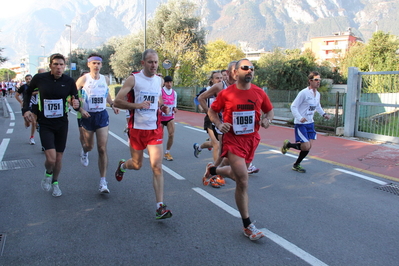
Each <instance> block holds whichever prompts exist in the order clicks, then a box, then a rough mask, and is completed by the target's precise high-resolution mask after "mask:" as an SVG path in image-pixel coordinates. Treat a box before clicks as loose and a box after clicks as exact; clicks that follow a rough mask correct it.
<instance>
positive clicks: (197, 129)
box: [184, 126, 207, 134]
mask: <svg viewBox="0 0 399 266" xmlns="http://www.w3.org/2000/svg"><path fill="white" fill-rule="evenodd" d="M184 127H185V128H188V129H192V130H196V131H199V132H202V133H205V134H207V133H206V132H205V130H203V129H199V128H195V127H189V126H184Z"/></svg>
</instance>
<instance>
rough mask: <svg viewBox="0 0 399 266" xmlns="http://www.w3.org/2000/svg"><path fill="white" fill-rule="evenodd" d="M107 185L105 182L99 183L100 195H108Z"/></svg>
mask: <svg viewBox="0 0 399 266" xmlns="http://www.w3.org/2000/svg"><path fill="white" fill-rule="evenodd" d="M107 184H108V182H106V181H100V187H99V189H98V190H99V191H100V193H109V189H108V186H107Z"/></svg>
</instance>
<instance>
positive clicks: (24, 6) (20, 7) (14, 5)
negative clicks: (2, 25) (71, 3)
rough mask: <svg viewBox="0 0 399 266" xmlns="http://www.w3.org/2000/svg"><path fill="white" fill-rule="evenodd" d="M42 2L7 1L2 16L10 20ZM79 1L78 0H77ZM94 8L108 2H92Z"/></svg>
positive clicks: (104, 0)
mask: <svg viewBox="0 0 399 266" xmlns="http://www.w3.org/2000/svg"><path fill="white" fill-rule="evenodd" d="M40 1H41V0H33V1H32V0H6V1H3V3H2V4H1V9H2V12H1V16H2V17H3V18H8V17H11V16H15V15H18V14H21V13H23V12H24V11H27V10H28V9H29V6H31V5H34V4H35V3H37V2H40ZM77 1H78V0H77ZM90 2H91V3H92V4H93V5H94V6H99V5H101V4H103V3H105V2H108V0H90Z"/></svg>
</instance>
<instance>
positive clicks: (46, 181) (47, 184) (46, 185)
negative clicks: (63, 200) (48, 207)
mask: <svg viewBox="0 0 399 266" xmlns="http://www.w3.org/2000/svg"><path fill="white" fill-rule="evenodd" d="M52 179H53V174H51V175H50V174H47V173H46V171H44V178H43V179H42V183H41V185H42V189H43V190H44V191H50V189H51V180H52Z"/></svg>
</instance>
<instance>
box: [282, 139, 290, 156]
mask: <svg viewBox="0 0 399 266" xmlns="http://www.w3.org/2000/svg"><path fill="white" fill-rule="evenodd" d="M288 144H290V141H289V140H288V139H286V140H284V142H283V147H281V153H282V154H286V153H287V151H288V150H289V149H290V148H289V147H288Z"/></svg>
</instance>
